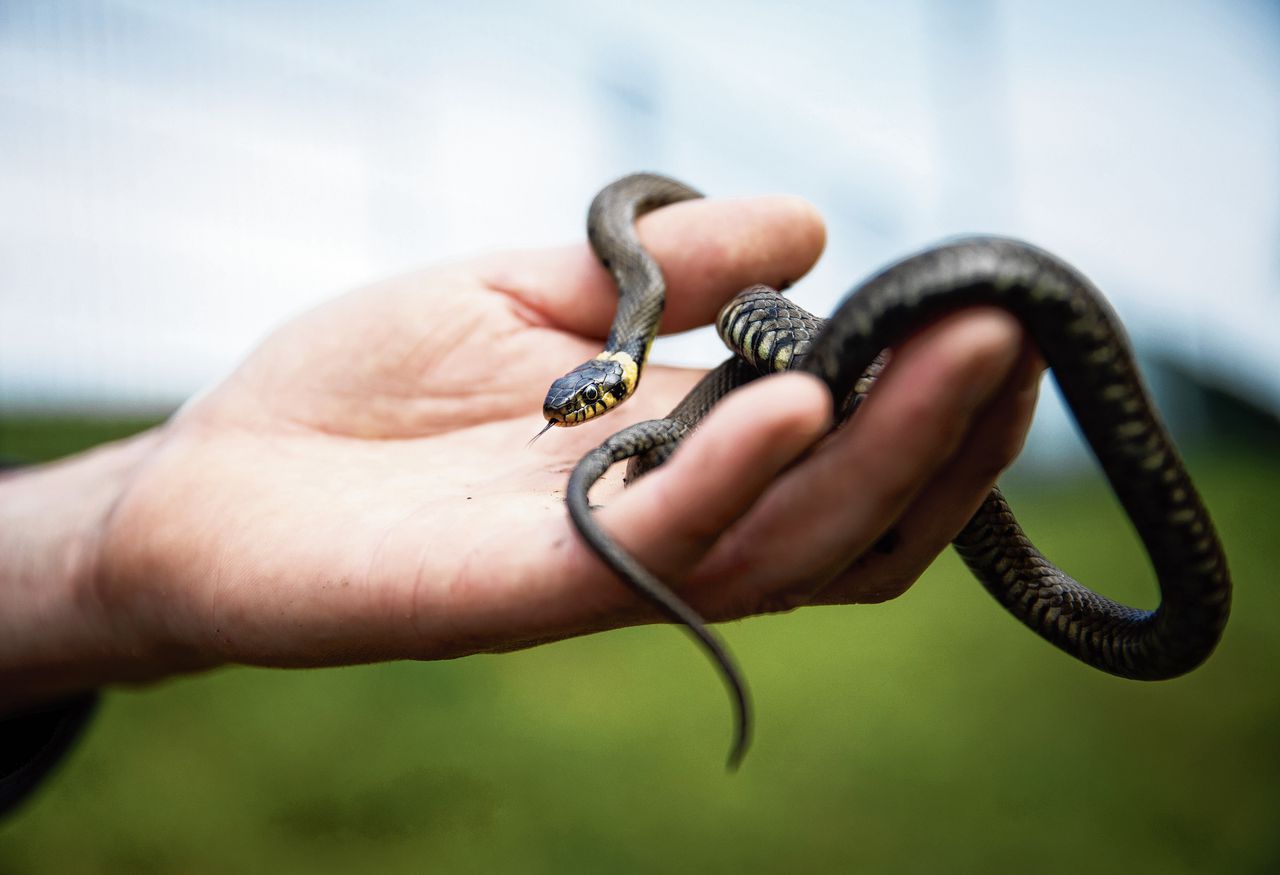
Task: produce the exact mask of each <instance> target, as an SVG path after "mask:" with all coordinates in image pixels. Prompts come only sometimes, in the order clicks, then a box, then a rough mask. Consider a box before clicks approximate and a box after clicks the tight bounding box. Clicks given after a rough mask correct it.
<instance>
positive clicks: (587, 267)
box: [481, 196, 826, 337]
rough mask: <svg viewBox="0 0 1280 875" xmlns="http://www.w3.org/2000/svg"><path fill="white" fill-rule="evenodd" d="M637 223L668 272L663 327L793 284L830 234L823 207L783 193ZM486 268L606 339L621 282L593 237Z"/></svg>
mask: <svg viewBox="0 0 1280 875" xmlns="http://www.w3.org/2000/svg"><path fill="white" fill-rule="evenodd" d="M636 227H637V230H638V233H639V236H640V241H641V243H642V244H643V245H644V247H645V248H646V249H647V250H648V251H649V252H650V254H652V255H653V257H654V258H655V259H656V260H657V262H658V265H659V266H660V267H661V268H662V272H663V275H664V276H665V277H666V281H667V303H666V310H665V311H664V314H663V320H662V331H663V332H671V331H684V330H686V329H689V328H695V327H697V326H699V325H705V324H708V323H709V322H711V321H712V320H713V319H714V318H715V315H716V313H717V312H718V311H719V309H720V306H721V305H722V304H723V303H724V302H725V301H726V300H728V299H729V298H730V297H732V296H733V295H735V294H737V293H738V292H740V291H742V289H744V288H746V287H747V286H749V285H752V284H754V283H765V284H768V285H772V286H774V287H775V288H778V287H782V286H785V285H788V284H790V283H792V282H794V281H795V280H797V279H798V278H800V277H801V276H803V275H804V274H805V273H806V272H808V270H809V268H811V267H812V266H813V264H814V262H815V261H817V259H818V256H819V255H820V254H821V253H822V247H823V245H824V243H825V240H826V231H825V228H824V226H823V223H822V219H821V217H820V216H819V215H818V212H817V210H816V209H814V207H813V206H812V205H811V204H809V203H808V202H807V201H804V200H802V199H800V198H796V197H785V196H773V197H758V198H746V199H736V200H695V201H684V202H682V203H678V204H672V205H671V206H668V207H663V208H662V209H659V210H655V211H654V212H652V213H649V214H648V215H646V216H644V217H642V218H641V219H640V221H639V222H638V223H637V226H636ZM481 270H482V279H483V281H484V282H485V283H486V284H487V285H488V286H489V287H490V288H493V289H496V290H498V291H502V292H505V293H507V294H510V295H512V296H514V297H515V298H517V299H518V300H519V301H521V302H522V303H523V304H524V305H526V306H527V307H529V308H530V309H531V310H532V311H533V312H534V313H536V314H537V315H538V317H540V318H542V319H544V320H545V321H546V322H547V323H548V324H550V325H552V326H554V327H557V328H561V329H564V330H566V331H572V332H574V333H576V334H581V335H584V336H590V337H604V336H605V334H607V333H608V331H609V325H610V323H611V322H612V321H613V315H614V311H616V310H617V308H618V291H617V289H616V288H615V286H614V283H613V279H612V278H611V277H610V276H609V274H608V273H607V272H606V271H605V269H604V268H603V267H601V265H600V263H599V261H598V260H597V259H596V257H595V255H594V254H593V253H592V251H591V249H590V247H589V246H588V245H587V243H586V242H585V241H584V242H582V243H578V244H574V245H572V246H564V247H559V248H556V249H547V250H538V251H530V252H520V253H509V252H508V253H501V254H498V255H494V256H491V257H490V258H489V259H487V260H486V262H485V263H484V264H483V265H482V268H481Z"/></svg>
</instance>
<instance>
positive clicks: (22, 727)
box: [0, 692, 98, 817]
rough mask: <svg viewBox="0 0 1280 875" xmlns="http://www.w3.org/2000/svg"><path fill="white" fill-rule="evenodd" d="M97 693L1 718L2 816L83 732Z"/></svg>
mask: <svg viewBox="0 0 1280 875" xmlns="http://www.w3.org/2000/svg"><path fill="white" fill-rule="evenodd" d="M97 705H98V694H97V693H96V692H95V693H86V694H84V695H82V696H77V697H76V698H75V699H71V700H70V701H66V702H62V703H61V704H58V705H53V706H49V707H46V708H42V709H40V710H38V711H30V712H27V713H25V714H21V715H19V716H17V717H7V718H4V719H0V817H3V816H4V815H6V814H8V813H9V812H10V811H12V810H13V809H14V808H16V807H17V806H18V805H19V803H21V802H22V801H23V800H24V799H26V798H27V797H28V796H30V795H31V792H32V791H33V790H35V788H36V787H37V786H39V784H40V782H41V781H43V780H44V778H45V777H46V776H47V775H48V774H49V773H50V772H52V771H53V770H54V767H55V766H57V765H58V763H59V762H61V761H62V758H63V757H64V756H65V755H66V753H67V751H69V750H70V749H71V747H72V745H73V744H75V741H76V739H77V738H79V737H80V733H81V732H82V731H84V728H85V726H86V724H88V722H89V718H90V717H91V716H92V715H93V711H94V708H96V707H97Z"/></svg>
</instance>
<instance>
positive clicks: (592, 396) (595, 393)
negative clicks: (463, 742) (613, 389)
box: [582, 383, 600, 404]
mask: <svg viewBox="0 0 1280 875" xmlns="http://www.w3.org/2000/svg"><path fill="white" fill-rule="evenodd" d="M582 400H583V401H586V402H587V403H588V404H595V403H596V402H597V401H599V400H600V390H599V389H597V388H596V384H595V383H592V384H591V385H589V386H587V388H585V389H583V390H582Z"/></svg>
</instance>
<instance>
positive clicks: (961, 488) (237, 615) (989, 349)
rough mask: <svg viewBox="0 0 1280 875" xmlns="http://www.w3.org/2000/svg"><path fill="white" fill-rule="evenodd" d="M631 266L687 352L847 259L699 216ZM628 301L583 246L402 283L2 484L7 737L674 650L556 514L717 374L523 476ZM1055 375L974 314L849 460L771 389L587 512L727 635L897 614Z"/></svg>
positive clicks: (754, 208) (664, 371) (948, 322)
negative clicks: (423, 671) (127, 712)
mask: <svg viewBox="0 0 1280 875" xmlns="http://www.w3.org/2000/svg"><path fill="white" fill-rule="evenodd" d="M640 236H641V239H642V241H643V242H644V243H645V245H646V246H647V247H648V248H649V249H650V250H651V251H652V252H653V254H654V255H655V257H656V258H657V260H658V262H659V263H660V264H661V266H662V268H663V271H664V273H665V274H666V276H667V278H668V284H669V292H668V304H667V310H666V314H665V318H664V322H663V330H664V332H669V331H681V330H685V329H688V328H691V327H694V326H697V325H701V324H706V323H708V322H710V321H711V320H713V319H714V316H715V313H716V312H717V310H718V309H719V307H720V305H721V304H722V303H723V302H724V301H726V300H727V299H728V298H730V297H731V296H732V295H733V294H734V293H736V292H737V291H739V290H740V289H741V288H743V287H745V286H747V285H750V284H751V283H754V282H765V283H769V284H773V285H780V284H783V283H786V282H788V281H794V280H795V279H797V278H799V277H800V276H801V275H802V274H803V273H804V272H805V271H807V270H808V269H809V267H810V266H811V265H812V264H813V262H814V261H815V260H816V259H817V257H818V255H819V253H820V251H821V249H822V247H823V242H824V231H823V227H822V223H821V220H820V218H819V217H818V215H817V214H816V212H815V211H814V210H813V209H812V208H811V207H810V206H809V205H807V204H806V203H804V202H803V201H800V200H797V199H794V198H787V197H770V198H757V199H751V200H739V201H710V200H708V201H693V202H688V203H681V204H677V205H674V206H671V207H669V208H666V209H663V210H660V211H658V212H656V213H653V214H651V215H649V216H646V217H645V218H644V219H643V220H642V221H641V223H640ZM615 301H616V293H615V292H614V290H613V288H612V286H611V283H610V281H609V279H608V277H607V275H606V274H605V272H604V271H603V270H602V269H601V268H600V267H599V266H598V265H597V264H596V262H595V260H594V258H593V257H592V255H591V253H590V251H589V249H588V248H587V246H586V244H585V243H580V244H575V245H571V246H566V247H563V248H558V249H551V250H541V251H529V252H508V253H502V254H495V255H487V256H483V257H479V258H474V259H471V260H467V261H460V262H457V263H453V264H448V265H445V266H441V267H436V268H433V269H429V270H425V271H422V272H420V273H416V274H412V275H409V276H405V277H401V278H398V279H394V280H391V281H387V282H383V283H380V284H378V285H374V286H370V287H368V288H365V289H362V290H359V291H356V292H353V293H351V294H348V295H345V296H343V297H341V298H338V299H336V300H334V301H331V302H330V303H327V304H325V305H323V306H321V307H319V308H317V309H316V310H314V311H312V312H310V313H308V314H305V315H304V316H302V317H300V318H298V319H296V320H294V321H293V322H291V323H289V324H287V325H285V326H284V327H282V328H281V329H279V330H278V331H276V332H275V334H273V335H272V336H271V337H270V338H268V339H267V340H266V341H265V342H264V343H263V344H262V345H261V346H260V347H259V348H258V349H257V350H256V351H255V352H254V353H253V354H252V355H251V356H250V357H249V358H248V360H246V361H245V362H244V363H243V364H242V365H241V366H240V367H239V368H238V369H237V370H236V371H235V372H234V373H233V374H232V375H231V376H229V377H228V378H227V379H225V380H224V381H223V382H222V383H220V384H219V385H217V386H216V387H214V388H213V389H211V390H210V391H208V392H206V393H204V394H202V395H200V396H198V397H197V398H196V399H193V400H192V401H191V402H190V403H188V404H187V405H186V406H185V407H184V408H183V409H182V410H181V411H180V412H179V413H178V414H176V415H175V416H174V417H173V418H172V419H171V420H170V421H169V422H168V423H166V424H165V425H164V426H161V427H159V428H156V429H153V430H151V431H149V432H146V433H144V434H142V435H139V436H137V437H134V438H131V439H129V440H126V441H122V442H119V443H116V444H111V445H107V446H104V447H100V448H98V449H96V450H94V451H91V452H89V453H85V454H82V455H79V456H76V457H73V458H71V459H68V460H65V461H62V462H60V463H56V464H52V465H46V466H43V467H40V468H35V469H27V470H25V471H22V472H18V473H15V474H8V475H5V476H3V477H2V478H0V713H5V712H8V713H12V712H16V711H20V710H22V709H24V708H27V707H31V706H34V705H38V704H41V703H43V702H48V701H54V700H56V699H57V698H59V697H62V696H66V695H69V694H72V693H75V692H77V691H82V690H86V689H91V688H95V687H101V686H109V685H112V684H120V683H136V682H144V681H154V680H158V679H161V678H165V677H168V676H172V675H176V674H180V673H184V672H190V671H196V670H203V669H208V668H213V667H216V666H219V665H224V664H229V663H242V664H255V665H269V666H321V665H336V664H343V663H352V662H368V661H374V660H387V659H406V658H407V659H443V658H451V657H457V656H464V655H467V654H471V653H477V652H485V651H502V650H512V649H517V648H522V647H528V646H531V645H534V644H538V643H541V642H546V641H551V640H556V639H561V638H566V637H570V636H574V635H582V634H587V633H591V632H597V631H601V630H605V629H610V628H615V627H620V626H625V625H632V624H636V623H643V622H652V621H654V620H655V619H656V616H655V615H654V614H653V612H652V611H651V610H650V609H649V608H647V607H646V606H645V605H644V604H643V603H642V602H640V601H639V600H638V599H637V598H636V597H635V596H634V595H632V594H631V593H630V592H629V591H628V590H626V589H625V588H624V587H623V586H622V585H621V584H619V583H618V582H617V580H616V579H615V578H613V577H612V575H611V574H610V573H609V572H608V571H607V570H605V568H604V567H603V566H602V565H601V564H600V563H599V562H598V560H596V558H595V557H594V555H592V554H591V553H590V552H589V551H588V550H587V548H586V547H585V546H584V545H583V543H582V542H581V541H580V540H579V538H578V537H577V535H576V533H575V531H574V530H573V528H572V526H571V524H570V522H569V518H568V515H567V513H566V511H565V507H564V502H563V490H564V486H565V481H566V479H567V475H568V470H569V469H570V467H571V466H572V465H573V463H574V462H575V461H576V460H577V459H578V458H579V457H580V456H581V455H582V454H583V453H584V452H585V451H586V450H588V449H590V448H591V447H592V446H594V445H596V444H597V443H599V442H600V441H601V440H603V438H604V437H606V436H607V435H608V434H610V433H612V432H613V431H615V430H617V429H618V428H621V427H622V426H624V425H626V424H628V423H630V422H635V421H638V420H641V419H648V418H653V417H658V416H661V415H663V414H664V413H665V412H666V411H667V410H668V409H670V407H672V406H673V405H674V403H675V402H676V401H677V400H678V399H679V398H680V397H681V396H682V395H683V394H684V393H685V392H686V391H687V390H688V389H689V388H690V387H691V386H692V385H693V383H694V382H695V381H696V379H697V377H698V376H699V374H698V373H697V372H695V371H690V370H683V369H673V368H665V367H658V366H650V367H649V368H648V369H647V370H646V372H645V374H644V376H643V379H642V381H641V384H640V387H639V390H638V392H637V394H636V396H635V397H634V398H633V399H631V400H629V401H628V402H627V403H626V404H624V405H622V406H620V407H619V408H617V410H615V411H614V412H612V413H611V414H609V415H608V416H607V417H604V418H602V419H600V420H598V421H596V422H594V423H589V424H587V425H584V426H582V427H579V428H576V429H555V430H553V431H551V432H550V433H548V434H546V435H545V436H543V437H542V438H541V439H540V440H539V441H538V442H537V443H535V444H534V445H533V446H532V447H531V448H526V447H525V444H526V442H527V441H528V439H529V438H530V437H531V436H532V435H533V433H534V432H536V431H537V430H538V428H539V427H540V425H541V419H540V414H539V411H540V409H541V402H542V397H543V393H544V392H545V391H546V388H547V386H548V384H549V383H550V381H551V380H552V379H554V378H555V377H556V376H558V375H559V374H561V373H563V372H564V371H566V370H568V369H569V368H570V367H572V366H574V365H576V364H578V363H579V362H581V361H583V360H585V359H586V358H589V357H590V356H591V355H592V354H594V353H595V352H597V351H598V350H599V348H600V343H601V339H602V338H603V337H604V335H605V334H606V333H607V330H608V324H609V321H610V319H611V318H612V312H613V308H614V306H615ZM1041 369H1042V365H1041V363H1040V361H1039V359H1038V357H1037V356H1036V355H1035V354H1034V352H1032V351H1030V349H1029V347H1028V346H1027V343H1026V340H1025V337H1024V335H1023V333H1022V330H1021V329H1020V327H1019V326H1018V324H1017V323H1016V322H1015V321H1014V320H1013V319H1012V318H1011V317H1009V316H1008V315H1006V314H1004V313H1001V312H1000V311H996V310H991V309H977V310H970V311H965V312H963V313H959V314H956V315H954V316H951V317H949V318H947V319H945V320H943V321H942V322H939V323H938V324H936V325H933V326H930V327H928V328H926V329H925V330H923V331H922V332H920V333H918V334H917V335H915V336H914V337H913V338H911V339H910V340H908V341H907V342H906V343H904V344H903V345H902V346H901V347H900V348H898V349H896V350H895V351H894V353H893V358H892V361H891V363H890V365H889V367H888V369H887V370H886V372H885V374H884V376H883V377H882V378H881V381H880V383H879V384H878V385H877V387H876V389H875V391H874V393H873V395H872V397H871V399H870V400H869V401H868V403H867V404H866V405H864V407H863V408H862V410H861V411H860V413H859V415H858V417H857V418H856V420H855V421H854V423H852V424H851V425H850V426H849V427H847V428H844V429H842V430H840V431H839V432H837V433H836V434H834V435H831V436H830V437H827V438H825V439H824V437H823V436H824V435H826V434H827V432H828V430H829V427H830V422H829V410H830V401H829V399H828V397H827V395H826V393H825V390H824V389H823V388H822V387H821V385H820V384H819V383H818V382H817V381H816V380H814V379H813V378H810V377H807V376H803V375H798V374H788V375H783V376H778V377H771V378H769V379H767V380H763V381H760V382H758V383H756V384H754V385H752V386H750V387H747V388H745V389H743V390H741V391H739V392H738V393H735V394H734V395H733V396H731V397H730V398H729V399H727V400H726V401H725V402H724V403H722V404H721V405H720V407H718V408H717V409H716V411H715V412H714V413H713V414H712V415H711V417H710V418H708V419H707V420H706V421H705V423H704V424H703V426H702V427H701V428H700V429H699V430H698V431H697V432H696V433H695V434H694V435H693V437H692V438H690V439H689V440H688V441H687V442H686V443H685V445H684V446H682V447H681V448H680V450H679V451H678V452H677V453H676V455H675V456H674V457H673V458H672V459H671V461H670V462H669V463H668V464H667V465H666V466H664V467H663V468H661V469H659V470H658V471H656V472H654V473H653V474H652V475H650V476H649V477H647V478H645V479H643V480H641V481H640V482H639V483H637V484H635V485H634V486H633V487H632V488H629V489H627V490H625V491H622V490H621V479H622V476H621V470H620V468H621V466H619V468H616V469H615V470H614V471H613V472H611V474H610V476H609V477H608V478H607V479H606V481H605V482H603V483H602V484H601V485H600V486H599V487H597V489H596V490H595V491H594V492H593V494H592V499H593V501H595V502H597V503H600V504H603V505H604V507H603V508H602V509H601V511H600V513H601V518H602V521H603V522H604V524H605V526H606V528H608V529H609V530H610V531H612V532H614V533H615V534H616V536H617V539H618V541H619V542H620V543H621V544H623V545H624V546H625V547H627V548H628V549H630V550H632V551H633V552H634V553H635V555H636V556H637V557H638V558H639V559H640V560H641V561H643V562H644V563H645V564H646V565H647V566H648V567H649V568H651V569H652V570H654V571H655V572H656V573H657V574H659V575H660V576H661V577H663V579H665V580H667V581H669V582H670V583H671V584H672V585H673V586H674V587H675V588H676V590H677V591H678V592H680V593H681V594H682V595H683V596H684V597H685V598H686V599H687V600H688V601H689V602H690V603H691V604H692V605H693V606H694V607H695V608H697V609H698V610H699V611H701V612H702V613H703V614H704V615H706V616H707V617H709V618H711V619H714V620H725V619H731V618H738V617H743V616H748V615H751V614H756V613H762V612H769V611H777V610H784V609H790V608H794V607H797V606H801V605H806V604H852V603H859V602H876V601H883V600H885V599H888V598H892V597H894V596H896V595H898V594H900V593H901V592H903V591H904V590H905V589H906V588H907V587H909V586H910V585H911V583H912V582H913V581H914V580H915V579H916V578H917V577H918V576H919V575H920V574H921V573H922V572H923V571H924V569H925V568H926V567H927V566H928V565H929V564H930V563H931V562H932V560H933V559H934V557H935V556H936V555H937V554H938V553H939V552H940V551H941V550H942V549H944V548H945V547H946V545H947V543H948V542H949V541H950V539H951V538H952V537H953V536H954V535H955V534H956V533H957V532H958V531H959V530H960V528H961V527H962V526H963V524H964V522H965V521H966V520H967V519H968V517H969V516H970V515H971V514H972V512H973V511H974V510H975V509H976V508H977V506H978V504H979V503H980V501H981V500H982V497H983V496H984V495H985V493H986V492H987V490H988V489H989V488H990V486H991V485H992V483H993V482H994V481H995V478H996V476H997V474H998V473H999V472H1000V471H1001V470H1002V469H1003V468H1004V467H1005V466H1007V465H1008V464H1009V463H1010V462H1011V461H1012V459H1013V458H1014V457H1015V456H1016V454H1017V452H1018V450H1019V449H1020V448H1021V445H1022V441H1023V439H1024V437H1025V434H1026V430H1027V427H1028V425H1029V422H1030V417H1031V413H1032V410H1033V408H1034V405H1035V397H1036V387H1037V384H1038V378H1039V375H1040V372H1041ZM890 529H893V530H894V532H895V533H896V535H895V538H894V543H895V547H894V549H893V550H892V551H891V552H887V553H885V552H880V551H877V550H874V549H872V545H873V544H875V543H876V542H877V540H878V539H880V538H881V536H882V535H883V534H884V533H885V532H886V531H888V530H890ZM691 658H692V657H691Z"/></svg>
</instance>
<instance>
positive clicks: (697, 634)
mask: <svg viewBox="0 0 1280 875" xmlns="http://www.w3.org/2000/svg"><path fill="white" fill-rule="evenodd" d="M688 430H689V429H688V426H686V425H685V424H684V423H682V422H680V421H678V420H672V419H662V420H650V421H648V422H640V423H636V424H635V425H633V426H631V427H629V428H626V429H623V430H622V431H620V432H618V433H617V434H615V435H613V436H612V437H610V438H609V439H608V440H606V441H605V442H604V443H603V444H601V445H600V446H598V447H596V448H595V449H594V450H592V451H591V452H590V453H588V454H587V455H585V456H583V457H582V459H581V460H579V462H578V464H577V465H575V466H574V469H573V473H571V474H570V475H569V485H568V489H567V493H566V503H567V504H568V506H569V516H570V517H571V518H572V519H573V522H574V525H575V526H576V527H577V529H578V532H579V533H580V534H581V536H582V538H583V540H584V541H586V543H587V545H588V546H589V547H590V548H591V549H592V551H593V552H594V553H595V554H596V555H597V556H599V557H600V559H601V560H602V561H603V562H604V563H605V564H606V565H608V566H609V567H610V568H611V569H612V570H613V572H614V573H615V574H617V575H618V577H619V578H620V579H621V580H622V581H623V582H625V583H626V585H627V586H628V587H629V588H630V589H632V590H633V591H635V592H636V593H637V594H638V595H640V596H641V597H642V598H644V599H645V600H646V601H647V602H649V603H650V604H652V605H653V606H654V607H656V608H657V609H658V610H659V611H661V612H662V614H663V615H664V616H666V617H667V618H668V619H669V620H671V621H672V622H674V623H678V624H679V625H681V626H683V627H684V628H685V629H687V630H688V632H689V634H690V635H691V636H692V637H693V639H694V640H695V641H697V642H698V644H700V645H701V646H702V648H703V649H704V650H705V651H706V652H707V655H708V656H709V657H710V658H711V660H712V662H713V663H714V664H715V665H716V668H717V670H718V671H719V673H720V676H721V678H722V679H723V680H724V683H725V686H726V687H727V688H728V690H729V695H730V698H731V699H732V701H733V707H734V735H733V741H732V744H731V746H730V750H729V758H728V763H727V765H728V768H729V769H730V770H731V771H732V770H735V769H737V768H738V766H739V765H740V764H741V763H742V758H743V757H744V756H745V755H746V752H747V748H748V746H749V745H750V743H751V727H752V719H751V700H750V697H749V696H748V694H747V683H746V679H745V678H744V677H743V675H742V672H741V671H740V670H739V669H738V665H737V663H736V662H735V660H734V659H733V656H732V655H731V654H730V653H729V650H728V648H727V647H726V645H725V644H724V642H723V641H721V640H720V638H719V636H717V635H716V634H715V633H714V632H713V631H711V629H710V628H708V626H707V624H706V621H705V620H703V618H702V617H701V616H700V615H699V614H698V612H697V611H695V610H694V609H693V608H691V607H689V605H687V604H685V602H684V600H682V599H681V598H680V597H679V596H678V595H676V594H675V593H674V592H672V591H671V589H670V588H668V587H667V585H666V584H664V583H663V582H662V581H661V580H659V579H658V578H656V577H655V576H654V575H653V574H651V573H650V572H649V571H648V569H646V568H645V567H644V566H643V565H641V564H640V563H639V562H638V561H636V560H635V559H634V558H632V556H631V555H630V554H629V553H627V552H626V551H625V550H622V549H621V548H619V547H618V545H617V544H615V543H614V541H613V539H612V538H610V537H609V535H608V534H607V533H606V532H605V531H604V530H603V529H602V528H601V527H600V525H599V524H598V523H597V522H596V521H595V519H594V516H593V514H592V511H591V504H590V502H589V500H588V493H589V492H590V490H591V487H592V486H594V485H595V483H596V482H597V481H598V480H599V479H600V478H601V477H603V476H604V473H605V472H606V471H608V470H609V468H610V467H612V466H613V465H614V464H615V463H617V462H621V461H623V460H625V459H632V458H637V457H640V456H642V455H644V454H645V453H648V452H651V451H653V450H655V449H657V448H661V447H663V446H666V445H670V446H675V445H676V444H677V443H679V441H680V440H681V438H683V437H684V436H685V434H686V433H687V432H688Z"/></svg>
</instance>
